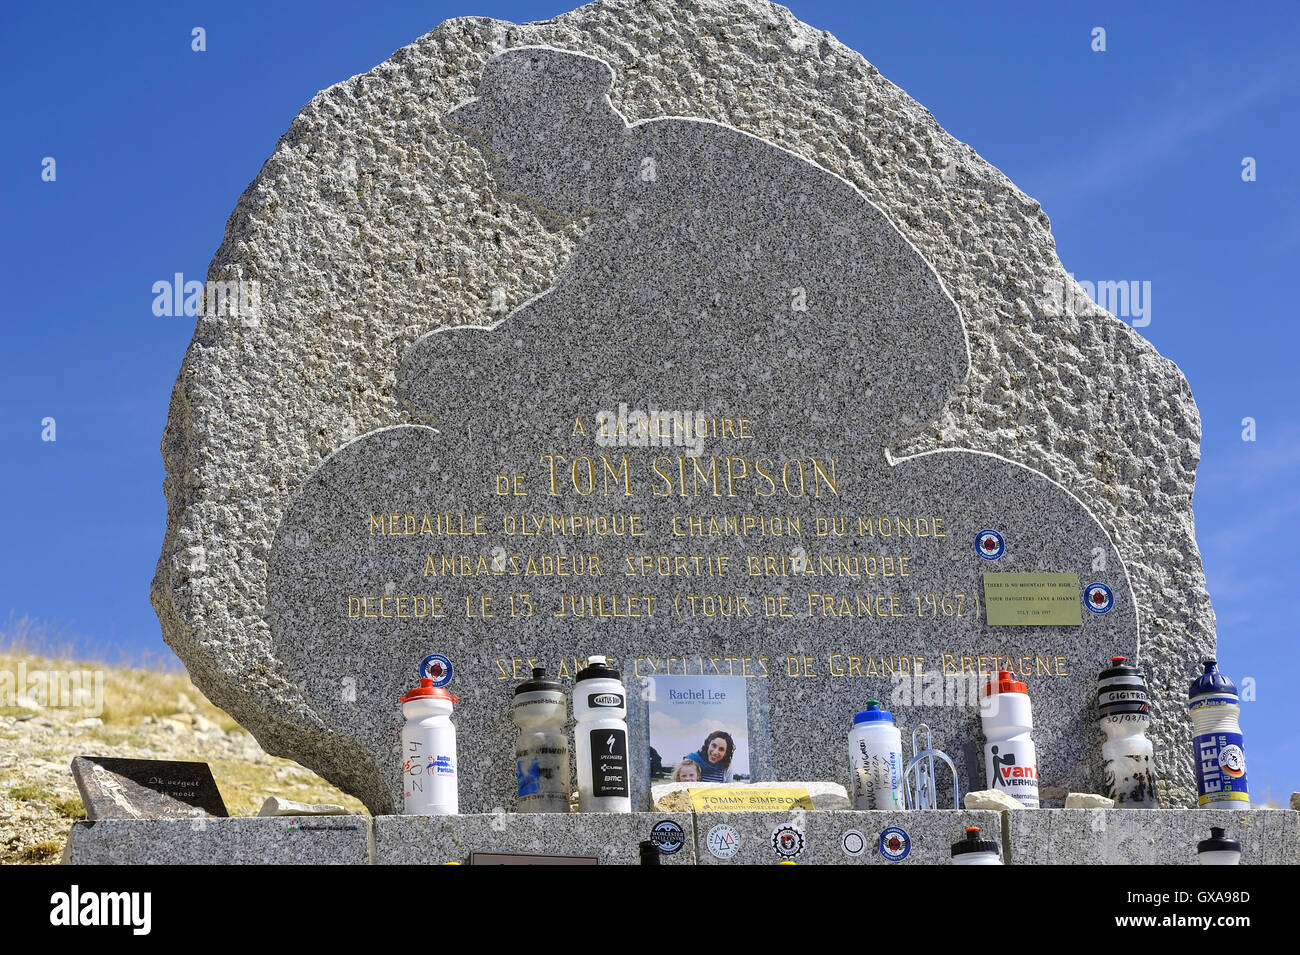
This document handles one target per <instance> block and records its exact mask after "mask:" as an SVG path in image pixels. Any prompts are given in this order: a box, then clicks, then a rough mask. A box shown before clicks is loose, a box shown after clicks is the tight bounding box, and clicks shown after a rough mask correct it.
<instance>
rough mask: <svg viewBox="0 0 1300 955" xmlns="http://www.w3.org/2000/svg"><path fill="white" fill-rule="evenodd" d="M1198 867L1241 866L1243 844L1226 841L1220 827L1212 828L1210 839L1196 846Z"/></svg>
mask: <svg viewBox="0 0 1300 955" xmlns="http://www.w3.org/2000/svg"><path fill="white" fill-rule="evenodd" d="M1196 863H1197V865H1240V864H1241V843H1240V842H1238V841H1237V840H1236V839H1225V838H1224V837H1223V830H1222V829H1220V828H1219V827H1218V826H1211V827H1210V838H1208V839H1202V840H1201V841H1200V842H1198V843H1197V844H1196Z"/></svg>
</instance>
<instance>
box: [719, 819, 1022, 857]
mask: <svg viewBox="0 0 1300 955" xmlns="http://www.w3.org/2000/svg"><path fill="white" fill-rule="evenodd" d="M717 826H730V827H731V828H732V829H733V830H734V831H735V839H736V846H735V854H734V855H732V856H731V857H730V858H719V856H718V855H716V854H715V853H713V852H710V851H709V833H710V832H712V831H713V830H714V828H715V827H717ZM787 826H788V827H791V828H794V829H797V830H798V831H799V833H800V835H801V836H802V837H803V838H802V843H803V848H802V850H801V851H800V852H799V853H798V854H797V855H794V856H792V857H791V858H792V859H793V861H794V862H795V863H796V864H798V865H854V864H862V863H867V864H877V865H881V864H888V865H948V864H949V862H950V860H951V851H952V844H953V843H954V842H957V841H958V840H960V839H961V838H963V837H964V836H965V834H966V827H967V826H979V827H980V829H981V830H982V831H983V832H984V834H985V835H986V837H987V838H989V839H992V840H993V841H994V842H999V843H1000V842H1001V832H1002V829H1001V823H1000V822H999V817H998V814H997V813H995V812H966V811H963V810H956V809H936V810H933V811H926V812H893V811H887V810H871V811H865V812H857V811H853V810H845V811H830V812H802V813H782V812H701V813H696V814H695V838H696V856H697V858H698V859H699V864H700V865H724V864H739V865H775V864H776V863H778V862H780V861H781V860H782V858H783V857H782V856H781V855H780V854H778V853H777V851H776V849H774V848H773V845H772V837H773V834H774V833H775V832H776V831H777V830H778V829H782V828H784V827H787ZM890 827H897V828H899V829H902V830H903V832H904V833H906V835H907V837H908V839H909V840H910V843H911V846H910V848H909V849H908V851H907V855H906V856H905V857H904V858H903V859H902V860H901V861H898V862H888V861H887V860H886V859H885V858H884V857H883V856H882V855H881V853H880V836H881V833H882V832H884V831H885V830H886V829H888V828H890ZM852 830H856V831H857V832H858V833H860V834H861V837H862V844H863V847H862V850H861V851H860V852H858V853H857V854H855V855H849V854H848V853H846V852H845V850H844V847H843V842H844V839H845V837H846V835H848V834H849V833H850V831H852ZM850 838H852V837H850ZM715 845H716V843H715ZM856 845H857V844H856V842H855V843H851V847H853V848H856Z"/></svg>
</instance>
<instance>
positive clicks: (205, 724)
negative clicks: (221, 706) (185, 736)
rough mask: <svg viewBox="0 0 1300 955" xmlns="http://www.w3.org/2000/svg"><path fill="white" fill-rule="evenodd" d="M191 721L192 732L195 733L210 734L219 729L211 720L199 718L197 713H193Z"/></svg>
mask: <svg viewBox="0 0 1300 955" xmlns="http://www.w3.org/2000/svg"><path fill="white" fill-rule="evenodd" d="M192 719H193V721H194V732H196V733H211V732H212V731H213V730H215V729H218V728H219V727H218V726H217V724H216V723H214V722H212V720H210V719H208V718H207V717H206V716H200V715H199V714H198V713H195V714H194V716H193V717H192Z"/></svg>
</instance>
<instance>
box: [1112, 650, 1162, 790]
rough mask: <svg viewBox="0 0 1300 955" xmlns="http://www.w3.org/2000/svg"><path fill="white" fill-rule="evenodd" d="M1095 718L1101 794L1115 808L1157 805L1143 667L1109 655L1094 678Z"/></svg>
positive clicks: (1154, 769) (1154, 766) (1154, 765)
mask: <svg viewBox="0 0 1300 955" xmlns="http://www.w3.org/2000/svg"><path fill="white" fill-rule="evenodd" d="M1097 704H1098V708H1099V710H1100V713H1101V718H1100V720H1099V721H1098V723H1099V725H1100V726H1101V731H1102V732H1103V733H1105V734H1106V741H1105V742H1104V743H1102V744H1101V759H1102V763H1103V764H1104V765H1105V772H1106V779H1105V783H1104V787H1105V793H1104V795H1107V796H1109V797H1110V798H1111V799H1113V800H1115V808H1116V809H1159V808H1160V801H1159V799H1157V798H1156V764H1155V750H1154V748H1153V747H1152V746H1151V741H1150V740H1149V739H1147V737H1146V732H1147V727H1149V726H1150V725H1151V711H1150V708H1149V706H1148V703H1147V685H1146V682H1145V681H1144V680H1143V679H1142V671H1141V670H1139V669H1138V668H1137V667H1135V666H1129V665H1128V661H1127V658H1125V657H1111V658H1110V669H1108V670H1102V671H1101V675H1100V676H1098V677H1097Z"/></svg>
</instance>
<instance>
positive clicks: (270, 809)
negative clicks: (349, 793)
mask: <svg viewBox="0 0 1300 955" xmlns="http://www.w3.org/2000/svg"><path fill="white" fill-rule="evenodd" d="M257 814H258V815H259V816H346V815H347V814H348V811H347V810H346V809H344V808H343V807H342V806H335V805H334V804H332V803H316V804H313V803H305V802H294V801H293V800H292V799H283V798H281V797H280V796H267V797H266V802H264V803H262V808H261V809H260V810H258V813H257Z"/></svg>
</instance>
